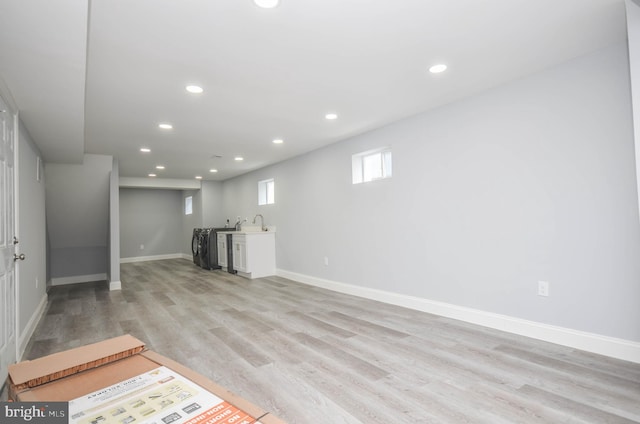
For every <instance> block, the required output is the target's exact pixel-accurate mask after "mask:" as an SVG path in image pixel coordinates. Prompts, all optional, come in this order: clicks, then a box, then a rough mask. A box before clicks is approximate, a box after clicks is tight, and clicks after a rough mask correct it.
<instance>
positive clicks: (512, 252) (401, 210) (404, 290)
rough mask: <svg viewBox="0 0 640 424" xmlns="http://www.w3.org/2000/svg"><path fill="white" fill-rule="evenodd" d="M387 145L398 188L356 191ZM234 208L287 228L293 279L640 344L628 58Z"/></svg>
mask: <svg viewBox="0 0 640 424" xmlns="http://www.w3.org/2000/svg"><path fill="white" fill-rule="evenodd" d="M382 146H391V147H392V149H393V166H394V169H393V172H394V175H393V178H391V179H390V180H384V181H378V182H374V183H370V184H361V185H356V186H354V185H352V184H351V155H352V154H354V153H357V152H361V151H365V150H368V149H372V148H377V147H382ZM269 177H273V178H274V179H275V184H276V204H275V205H269V206H257V183H258V181H259V180H261V179H264V178H269ZM223 201H224V202H223V203H224V210H223V211H224V214H225V215H227V216H231V217H234V216H236V215H242V216H243V217H244V216H251V217H252V216H253V215H254V214H255V213H262V214H263V215H264V216H265V221H266V224H268V225H269V224H271V225H276V226H277V230H278V234H277V237H276V239H277V246H276V249H277V251H276V255H277V263H278V268H280V269H283V270H287V271H292V272H296V273H300V274H304V275H309V276H314V277H318V278H324V279H328V280H333V281H337V282H342V283H348V284H352V285H357V286H363V287H368V288H375V289H381V290H386V291H390V292H395V293H400V294H406V295H412V296H417V297H421V298H425V299H431V300H436V301H442V302H447V303H450V304H454V305H460V306H464V307H469V308H473V309H478V310H483V311H488V312H493V313H498V314H504V315H508V316H512V317H517V318H522V319H527V320H531V321H536V322H540V323H547V324H552V325H557V326H561V327H566V328H572V329H576V330H583V331H587V332H592V333H596V334H602V335H607V336H612V337H619V338H623V339H628V340H634V341H640V308H638V299H640V284H638V281H640V260H638V258H640V223H639V217H638V199H637V191H636V176H635V164H634V143H633V134H632V117H631V98H630V87H629V63H628V54H627V46H626V45H623V44H620V45H615V46H612V47H611V48H608V49H605V50H602V51H599V52H596V53H594V54H591V55H588V56H585V57H581V58H577V59H575V60H572V61H570V62H567V63H565V64H563V65H561V66H558V67H556V68H553V69H549V70H547V71H544V72H541V73H538V74H535V75H532V76H530V77H528V78H524V79H521V80H518V81H514V82H512V83H510V84H507V85H503V86H501V87H498V88H495V89H493V90H490V91H487V92H484V93H481V94H479V95H477V96H475V97H472V98H469V99H466V100H462V101H459V102H456V103H453V104H450V105H447V106H445V107H442V108H440V109H437V110H434V111H432V112H429V113H425V114H422V115H419V116H416V117H414V118H412V119H408V120H404V121H402V122H398V123H396V124H394V125H390V126H388V127H385V128H382V129H379V130H376V131H372V132H370V133H368V134H364V135H362V136H359V137H355V138H353V139H351V140H348V141H345V142H341V143H337V144H334V145H332V146H329V147H327V148H324V149H321V150H318V151H315V152H313V153H310V154H308V155H305V156H301V157H298V158H296V159H293V160H289V161H287V162H283V163H280V164H278V165H275V166H272V167H269V168H266V169H262V170H259V171H257V172H254V173H251V174H247V175H244V176H241V177H238V178H235V179H232V180H229V181H226V182H225V183H224V186H223ZM324 257H328V258H329V265H328V266H325V265H324ZM538 280H546V281H548V282H549V283H550V296H549V297H540V296H537V282H538Z"/></svg>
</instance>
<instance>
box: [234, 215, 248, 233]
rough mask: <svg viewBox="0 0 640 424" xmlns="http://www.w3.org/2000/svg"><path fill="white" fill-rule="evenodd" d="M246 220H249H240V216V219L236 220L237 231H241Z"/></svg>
mask: <svg viewBox="0 0 640 424" xmlns="http://www.w3.org/2000/svg"><path fill="white" fill-rule="evenodd" d="M245 222H247V220H246V219H243V220H242V221H240V217H238V220H237V221H236V231H240V230H241V229H242V224H244V223H245Z"/></svg>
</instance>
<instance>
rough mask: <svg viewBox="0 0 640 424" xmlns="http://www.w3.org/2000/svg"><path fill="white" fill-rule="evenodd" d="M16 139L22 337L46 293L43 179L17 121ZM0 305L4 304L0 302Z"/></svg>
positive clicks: (35, 155) (36, 154)
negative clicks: (18, 137)
mask: <svg viewBox="0 0 640 424" xmlns="http://www.w3.org/2000/svg"><path fill="white" fill-rule="evenodd" d="M19 134H20V139H19V141H18V193H19V196H18V229H17V230H18V232H17V236H18V239H19V240H20V243H19V244H18V249H17V250H18V252H20V253H24V254H25V256H26V259H25V260H24V261H20V262H17V264H16V265H17V267H18V282H17V285H18V312H19V316H18V317H17V318H18V334H19V335H20V337H22V334H23V332H24V331H25V329H26V325H27V323H28V322H29V320H30V319H31V318H32V317H33V315H34V314H35V313H36V310H37V308H38V305H39V304H40V302H41V301H42V300H43V298H44V297H45V296H46V294H45V291H46V284H47V270H46V261H45V258H46V227H45V225H46V224H45V183H44V173H43V172H41V174H40V175H41V180H40V181H38V180H37V178H36V169H37V158H38V157H39V156H40V152H39V150H38V148H37V147H36V146H35V144H34V143H33V141H32V140H31V138H30V137H29V134H28V133H27V130H26V129H25V128H24V126H23V125H22V123H20V131H19ZM3 306H4V305H3Z"/></svg>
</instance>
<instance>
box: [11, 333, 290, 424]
mask: <svg viewBox="0 0 640 424" xmlns="http://www.w3.org/2000/svg"><path fill="white" fill-rule="evenodd" d="M162 366H164V367H167V368H168V369H169V370H172V371H174V372H175V373H177V374H179V375H180V376H182V377H184V378H186V379H187V380H189V381H191V382H193V383H195V384H197V385H199V386H200V387H202V388H204V389H205V390H207V391H208V392H210V393H212V394H213V395H215V396H216V397H218V398H221V399H222V400H224V401H226V402H228V403H229V404H231V405H233V406H235V407H236V408H237V409H239V410H241V411H244V412H245V413H246V414H247V415H248V416H250V417H251V419H252V420H250V421H249V422H251V423H261V424H285V423H284V421H282V420H280V419H278V418H277V417H275V416H274V415H272V414H270V413H269V412H268V411H265V410H264V409H262V408H260V407H258V406H256V405H254V404H252V403H251V402H249V401H247V400H245V399H243V398H241V397H240V396H238V395H236V394H234V393H232V392H230V391H229V390H227V389H225V388H224V387H222V386H219V385H218V384H216V383H214V382H213V381H211V380H209V379H208V378H206V377H204V376H202V375H200V374H198V373H196V372H195V371H193V370H191V369H189V368H187V367H185V366H184V365H181V364H179V363H178V362H176V361H173V360H171V359H169V358H166V357H164V356H162V355H160V354H158V353H156V352H153V351H150V350H146V349H145V346H144V343H143V342H141V341H140V340H138V339H136V338H135V337H133V336H130V335H126V336H121V337H116V338H113V339H109V340H105V341H102V342H98V343H94V344H91V345H87V346H82V347H79V348H75V349H71V350H67V351H64V352H59V353H55V354H53V355H49V356H45V357H42V358H39V359H35V360H32V361H24V362H20V363H18V364H14V365H11V366H10V367H9V377H8V381H7V386H8V387H9V399H10V400H13V401H22V402H42V401H46V402H55V401H71V400H74V399H77V398H80V397H82V396H84V395H87V394H90V393H93V392H96V391H99V390H101V389H104V388H107V387H110V386H113V385H115V384H117V383H120V382H123V381H125V380H128V379H131V378H134V377H136V376H140V375H142V374H145V373H148V372H150V371H152V370H155V369H157V368H158V367H162ZM215 406H216V405H207V406H206V407H207V408H213V407H215ZM203 422H204V421H203ZM211 422H220V423H225V422H227V421H224V420H221V421H211Z"/></svg>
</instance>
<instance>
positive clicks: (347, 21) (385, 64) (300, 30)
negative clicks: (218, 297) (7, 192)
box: [0, 0, 626, 180]
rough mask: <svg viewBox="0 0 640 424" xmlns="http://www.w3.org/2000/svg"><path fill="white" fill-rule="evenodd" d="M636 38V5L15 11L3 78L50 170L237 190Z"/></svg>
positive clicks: (363, 0)
mask: <svg viewBox="0 0 640 424" xmlns="http://www.w3.org/2000/svg"><path fill="white" fill-rule="evenodd" d="M625 37H626V28H625V6H624V0H535V1H531V0H457V1H452V0H393V1H392V0H322V1H320V0H281V4H280V5H279V6H278V7H276V8H274V9H260V8H258V7H256V6H254V4H253V2H252V0H91V1H89V2H87V1H86V0H55V1H52V0H0V76H1V77H2V78H3V79H4V80H5V83H6V85H7V86H8V87H9V88H10V90H11V92H12V94H13V97H14V99H15V102H16V103H17V105H18V107H19V109H20V116H21V118H22V120H23V122H24V124H25V126H26V128H27V130H28V132H29V133H30V135H31V136H32V138H33V139H34V141H35V142H36V144H37V145H38V146H39V148H40V150H41V151H42V154H43V156H44V159H45V161H47V162H58V163H78V162H80V161H82V157H83V154H84V153H95V154H107V155H113V156H115V157H117V158H118V160H119V163H120V175H121V176H124V177H146V176H147V174H148V173H150V172H155V173H156V174H158V177H160V178H181V179H192V178H194V176H195V175H202V176H203V177H204V178H205V179H210V180H224V179H227V178H230V177H233V176H236V175H239V174H242V173H245V172H248V171H250V170H253V169H257V168H260V167H263V166H265V165H268V164H271V163H275V162H279V161H282V160H284V159H287V158H290V157H293V156H296V155H300V154H302V153H305V152H308V151H310V150H313V149H317V148H319V147H321V146H323V145H327V144H329V143H334V142H337V141H340V140H343V139H345V138H348V137H351V136H354V135H356V134H360V133H363V132H365V131H369V130H371V129H374V128H376V127H380V126H383V125H386V124H389V123H391V122H394V121H397V120H399V119H402V118H404V117H407V116H411V115H415V114H417V113H420V112H423V111H427V110H429V109H433V108H436V107H438V106H441V105H443V104H446V103H450V102H452V101H455V100H456V99H460V98H462V97H465V96H469V95H473V94H474V93H478V92H480V91H483V90H486V89H488V88H490V87H493V86H496V85H499V84H503V83H505V82H508V81H511V80H514V79H517V78H520V77H523V76H525V75H527V74H531V73H534V72H537V71H539V70H542V69H544V68H548V67H550V66H554V65H556V64H559V63H561V62H564V61H566V60H569V59H571V58H573V57H577V56H580V55H583V54H586V53H588V52H591V51H594V50H597V49H599V48H602V47H605V46H607V45H609V44H611V43H614V42H617V41H621V40H624V39H625ZM440 62H442V63H446V64H447V65H448V67H449V68H448V70H447V71H446V72H445V73H443V74H439V75H432V74H430V73H429V72H428V70H427V69H428V68H429V66H430V65H432V64H434V63H440ZM190 83H196V84H199V85H201V86H202V87H203V88H204V90H205V91H204V93H203V94H200V95H192V94H189V93H187V92H186V91H185V89H184V87H185V86H186V85H187V84H190ZM327 112H336V113H337V114H338V115H339V118H338V119H337V120H335V121H327V120H326V119H324V115H325V114H326V113H327ZM160 122H170V123H172V124H173V126H174V128H173V130H170V131H166V130H160V129H159V128H158V127H157V125H158V123H160ZM463 124H464V123H461V125H463ZM274 138H282V139H284V144H281V145H274V144H273V143H272V142H271V141H272V140H273V139H274ZM143 146H145V147H149V148H151V149H152V152H151V153H149V154H142V153H140V152H139V149H140V147H143ZM215 155H220V156H222V157H221V158H216V157H214V156H215ZM235 155H241V156H243V157H244V158H245V160H244V161H243V162H236V161H234V160H233V157H234V156H235ZM157 164H162V165H165V166H166V169H165V170H164V171H156V170H155V169H154V168H155V166H156V165H157ZM210 168H217V169H218V170H219V172H218V173H217V174H212V173H210V172H209V169H210Z"/></svg>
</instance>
